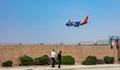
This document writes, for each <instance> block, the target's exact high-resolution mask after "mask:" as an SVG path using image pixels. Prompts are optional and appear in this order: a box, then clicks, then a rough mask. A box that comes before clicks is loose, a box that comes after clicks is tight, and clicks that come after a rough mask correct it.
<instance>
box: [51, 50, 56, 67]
mask: <svg viewBox="0 0 120 70" xmlns="http://www.w3.org/2000/svg"><path fill="white" fill-rule="evenodd" d="M55 56H56V53H55V50H54V49H53V50H52V52H51V59H52V67H55Z"/></svg>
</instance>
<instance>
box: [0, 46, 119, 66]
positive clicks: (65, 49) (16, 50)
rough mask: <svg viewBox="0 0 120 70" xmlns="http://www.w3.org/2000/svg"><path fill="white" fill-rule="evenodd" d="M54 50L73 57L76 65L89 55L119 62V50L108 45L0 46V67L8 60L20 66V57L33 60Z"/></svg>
mask: <svg viewBox="0 0 120 70" xmlns="http://www.w3.org/2000/svg"><path fill="white" fill-rule="evenodd" d="M52 49H55V52H56V53H58V52H59V51H60V50H61V51H62V55H63V56H64V55H71V56H73V57H74V58H75V62H76V63H80V62H82V61H83V60H84V59H85V58H86V57H87V56H88V55H94V56H97V58H98V59H103V58H104V56H106V55H108V56H113V57H114V58H115V61H117V60H118V50H116V49H110V47H109V46H108V45H99V46H79V45H0V65H1V63H2V62H4V61H6V60H12V61H13V63H14V65H19V63H20V61H19V57H21V56H23V55H28V56H31V57H33V58H36V57H39V56H42V55H45V54H46V55H48V56H50V53H51V51H52Z"/></svg>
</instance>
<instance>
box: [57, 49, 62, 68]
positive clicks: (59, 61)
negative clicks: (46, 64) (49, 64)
mask: <svg viewBox="0 0 120 70" xmlns="http://www.w3.org/2000/svg"><path fill="white" fill-rule="evenodd" d="M61 53H62V51H60V52H59V53H58V55H57V58H58V68H61V66H60V65H61V58H62V54H61Z"/></svg>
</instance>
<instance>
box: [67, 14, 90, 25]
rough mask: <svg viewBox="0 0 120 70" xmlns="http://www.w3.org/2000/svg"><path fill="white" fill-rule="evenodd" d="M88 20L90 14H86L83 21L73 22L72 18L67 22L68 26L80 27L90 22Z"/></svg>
mask: <svg viewBox="0 0 120 70" xmlns="http://www.w3.org/2000/svg"><path fill="white" fill-rule="evenodd" d="M87 20H88V16H86V17H85V18H84V19H83V20H82V21H78V22H71V21H70V20H68V22H67V23H66V26H68V27H69V26H74V27H79V26H82V25H84V24H86V23H88V22H87Z"/></svg>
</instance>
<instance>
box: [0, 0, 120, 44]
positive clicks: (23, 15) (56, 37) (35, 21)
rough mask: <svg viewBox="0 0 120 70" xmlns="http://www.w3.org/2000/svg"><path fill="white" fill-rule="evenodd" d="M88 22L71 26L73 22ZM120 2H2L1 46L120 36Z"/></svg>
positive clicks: (89, 0)
mask: <svg viewBox="0 0 120 70" xmlns="http://www.w3.org/2000/svg"><path fill="white" fill-rule="evenodd" d="M87 15H89V19H88V22H91V23H88V24H86V25H83V26H80V27H79V28H77V27H76V28H75V27H67V26H66V25H65V24H66V23H67V22H68V20H69V19H70V20H71V21H81V20H82V19H84V17H85V16H87ZM119 28H120V0H0V43H79V42H81V41H97V40H106V39H108V38H109V36H110V35H120V30H119Z"/></svg>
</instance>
